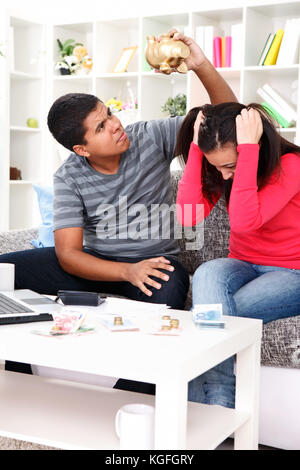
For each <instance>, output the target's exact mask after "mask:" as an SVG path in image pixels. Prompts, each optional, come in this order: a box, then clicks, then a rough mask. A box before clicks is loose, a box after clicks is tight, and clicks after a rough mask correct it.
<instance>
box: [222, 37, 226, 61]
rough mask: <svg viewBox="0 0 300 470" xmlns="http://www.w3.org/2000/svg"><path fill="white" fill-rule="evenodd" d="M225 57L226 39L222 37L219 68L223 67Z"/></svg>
mask: <svg viewBox="0 0 300 470" xmlns="http://www.w3.org/2000/svg"><path fill="white" fill-rule="evenodd" d="M225 55H226V39H225V37H224V36H222V37H221V67H225Z"/></svg>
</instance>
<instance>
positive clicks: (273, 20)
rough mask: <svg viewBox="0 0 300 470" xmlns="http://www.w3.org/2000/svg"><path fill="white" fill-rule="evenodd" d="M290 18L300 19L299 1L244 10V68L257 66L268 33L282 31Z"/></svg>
mask: <svg viewBox="0 0 300 470" xmlns="http://www.w3.org/2000/svg"><path fill="white" fill-rule="evenodd" d="M291 18H300V2H299V1H298V2H291V3H282V4H275V5H262V6H253V7H247V8H246V48H245V65H246V66H249V65H250V66H251V65H258V62H259V58H260V55H261V52H262V50H263V47H264V45H265V42H266V40H267V37H268V35H269V33H276V31H277V30H278V29H283V30H284V27H285V23H286V21H287V20H288V19H291ZM253 31H255V37H254V35H253Z"/></svg>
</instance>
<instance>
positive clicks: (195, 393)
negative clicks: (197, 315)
mask: <svg viewBox="0 0 300 470" xmlns="http://www.w3.org/2000/svg"><path fill="white" fill-rule="evenodd" d="M201 303H203V304H206V303H221V304H222V306H223V314H224V315H234V316H237V317H248V318H258V319H261V320H263V322H264V323H267V322H270V321H273V320H277V319H279V318H286V317H292V316H295V315H300V269H289V268H281V267H277V266H262V265H258V264H252V263H249V262H247V261H241V260H238V259H233V258H218V259H215V260H212V261H208V262H206V263H203V264H202V265H201V266H200V267H199V268H198V269H197V271H196V272H195V274H194V277H193V304H194V305H195V304H201ZM189 400H191V401H196V402H200V403H207V404H214V405H222V406H226V407H228V408H234V406H235V375H234V358H233V357H232V358H229V359H227V360H226V361H224V362H222V363H221V364H219V365H218V366H216V367H214V368H213V369H211V370H209V371H207V372H205V373H204V374H202V375H201V376H199V377H197V378H195V379H194V380H192V381H191V382H190V383H189Z"/></svg>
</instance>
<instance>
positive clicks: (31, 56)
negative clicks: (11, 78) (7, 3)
mask: <svg viewBox="0 0 300 470" xmlns="http://www.w3.org/2000/svg"><path fill="white" fill-rule="evenodd" d="M9 56H10V71H11V72H14V71H16V72H20V73H21V74H22V73H23V74H28V75H32V76H34V75H37V76H38V75H42V74H43V73H44V67H45V63H46V50H45V28H44V26H43V25H41V24H36V23H32V22H29V21H25V20H23V19H19V18H16V17H11V18H10V33H9Z"/></svg>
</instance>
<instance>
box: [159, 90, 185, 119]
mask: <svg viewBox="0 0 300 470" xmlns="http://www.w3.org/2000/svg"><path fill="white" fill-rule="evenodd" d="M161 110H162V112H163V113H168V114H169V115H170V116H171V117H174V116H185V115H186V95H185V94H184V93H179V94H178V95H176V96H175V97H174V98H172V97H171V96H170V97H169V98H168V99H167V101H166V102H165V104H164V105H163V106H162V107H161Z"/></svg>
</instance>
